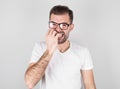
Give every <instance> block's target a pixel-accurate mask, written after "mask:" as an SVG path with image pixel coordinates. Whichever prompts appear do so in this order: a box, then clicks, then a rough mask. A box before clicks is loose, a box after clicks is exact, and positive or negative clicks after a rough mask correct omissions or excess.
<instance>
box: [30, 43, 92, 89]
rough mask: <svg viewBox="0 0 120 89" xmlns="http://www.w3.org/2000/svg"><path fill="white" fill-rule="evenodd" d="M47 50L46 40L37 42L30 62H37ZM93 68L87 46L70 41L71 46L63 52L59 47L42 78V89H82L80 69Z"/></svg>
mask: <svg viewBox="0 0 120 89" xmlns="http://www.w3.org/2000/svg"><path fill="white" fill-rule="evenodd" d="M45 50H46V44H45V42H39V43H36V45H35V47H34V49H33V52H32V57H31V60H30V63H32V62H37V61H38V60H39V59H40V57H41V56H42V54H43V53H44V52H45ZM92 68H93V63H92V59H91V55H90V53H89V51H88V49H87V48H84V47H81V46H80V45H77V44H75V43H72V42H70V48H69V49H68V50H67V51H66V52H64V53H61V52H59V50H58V49H57V50H56V51H55V52H54V54H53V56H52V58H51V60H50V62H49V64H48V66H47V68H46V70H45V76H44V77H43V78H42V79H41V80H40V89H81V73H80V70H89V69H92Z"/></svg>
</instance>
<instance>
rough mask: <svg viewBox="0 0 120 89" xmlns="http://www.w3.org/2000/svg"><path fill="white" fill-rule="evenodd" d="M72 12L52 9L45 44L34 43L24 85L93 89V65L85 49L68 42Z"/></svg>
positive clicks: (65, 7) (58, 88) (64, 7)
mask: <svg viewBox="0 0 120 89" xmlns="http://www.w3.org/2000/svg"><path fill="white" fill-rule="evenodd" d="M73 28H74V25H73V12H72V10H70V9H69V8H68V7H67V6H62V5H57V6H54V7H53V8H52V9H51V11H50V15H49V31H48V32H47V34H46V41H45V42H40V43H36V45H35V47H34V50H33V52H32V57H31V60H30V65H29V67H28V69H27V71H26V73H25V81H26V85H27V86H28V88H29V89H32V88H33V87H34V86H35V85H36V84H37V83H38V82H39V81H40V89H81V79H82V80H83V83H84V87H85V89H96V88H95V83H94V77H93V70H92V68H93V64H92V60H91V57H90V54H89V51H88V50H87V48H84V47H81V46H79V45H77V44H75V43H72V42H71V41H69V40H68V37H69V33H70V32H71V31H72V30H73Z"/></svg>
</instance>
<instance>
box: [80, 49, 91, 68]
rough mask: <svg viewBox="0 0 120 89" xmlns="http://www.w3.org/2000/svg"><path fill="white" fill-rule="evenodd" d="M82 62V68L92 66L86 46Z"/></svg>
mask: <svg viewBox="0 0 120 89" xmlns="http://www.w3.org/2000/svg"><path fill="white" fill-rule="evenodd" d="M83 60H84V61H83V64H82V68H81V69H82V70H89V69H92V68H93V62H92V58H91V54H90V52H89V50H88V49H87V48H85V50H84V57H83Z"/></svg>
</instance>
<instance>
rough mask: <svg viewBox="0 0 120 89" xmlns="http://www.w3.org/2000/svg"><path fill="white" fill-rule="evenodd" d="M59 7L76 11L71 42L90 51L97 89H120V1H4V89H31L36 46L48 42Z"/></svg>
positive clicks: (0, 63)
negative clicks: (28, 79)
mask: <svg viewBox="0 0 120 89" xmlns="http://www.w3.org/2000/svg"><path fill="white" fill-rule="evenodd" d="M57 4H64V5H68V6H69V7H70V8H71V9H72V10H73V11H74V24H75V29H74V31H72V32H71V36H70V39H71V40H72V41H74V42H77V43H79V44H81V45H84V46H86V47H88V49H89V50H90V52H91V55H92V57H93V62H94V75H95V82H96V86H97V89H120V82H119V81H120V69H119V68H120V1H119V0H59V1H58V0H56V1H55V0H43V1H42V0H0V89H27V88H26V85H25V83H24V73H25V70H26V68H27V66H28V61H29V59H30V57H31V52H32V49H33V46H34V43H35V42H36V41H42V40H44V38H45V34H46V32H47V30H48V27H47V25H48V15H49V10H50V8H51V7H52V6H54V5H57ZM38 86H39V85H37V86H36V87H35V89H37V88H38Z"/></svg>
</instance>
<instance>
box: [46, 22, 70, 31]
mask: <svg viewBox="0 0 120 89" xmlns="http://www.w3.org/2000/svg"><path fill="white" fill-rule="evenodd" d="M50 23H55V24H56V25H57V26H56V28H57V27H58V25H59V28H60V29H61V30H67V29H68V27H69V26H70V25H71V24H68V23H65V22H63V23H56V22H54V21H49V22H48V24H49V28H51V27H50ZM61 24H66V25H67V29H62V28H61V27H60V25H61ZM51 29H55V28H51Z"/></svg>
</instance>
